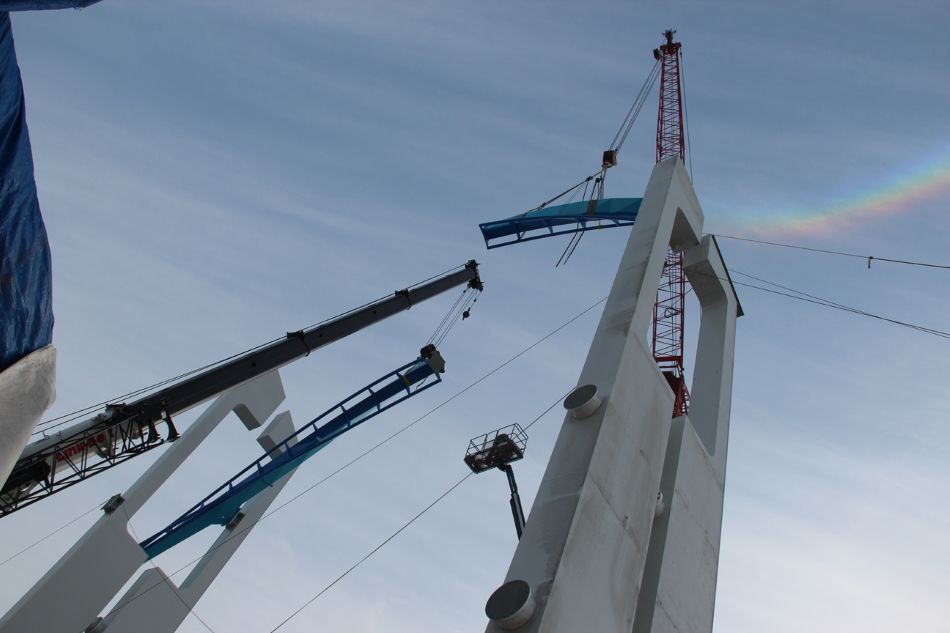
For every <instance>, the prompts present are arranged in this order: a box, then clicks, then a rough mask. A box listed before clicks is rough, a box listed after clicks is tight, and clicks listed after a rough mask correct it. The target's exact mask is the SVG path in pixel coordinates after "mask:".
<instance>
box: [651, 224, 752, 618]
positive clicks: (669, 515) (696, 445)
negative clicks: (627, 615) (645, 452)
mask: <svg viewBox="0 0 950 633" xmlns="http://www.w3.org/2000/svg"><path fill="white" fill-rule="evenodd" d="M684 264H685V268H686V275H687V277H688V278H689V282H690V285H691V286H692V288H693V290H694V291H695V292H696V296H697V298H698V299H699V303H700V306H701V308H702V316H701V322H700V329H699V344H698V348H697V353H696V364H695V368H694V370H693V372H694V377H693V386H692V389H691V393H692V399H691V402H690V411H689V414H688V416H685V417H681V418H678V419H676V420H674V421H673V425H672V428H671V431H670V440H669V444H668V446H667V451H666V459H665V464H664V468H663V478H662V483H661V491H662V493H663V497H664V500H665V506H666V510H665V511H664V512H663V514H662V515H661V516H659V517H658V518H657V520H656V522H655V524H654V527H653V532H652V534H651V536H650V552H649V555H648V557H647V565H646V570H645V572H644V575H643V584H642V589H641V592H640V597H639V603H638V606H637V615H636V622H635V625H634V628H633V631H634V633H710V631H712V625H713V609H714V606H715V599H716V576H717V572H718V568H719V540H720V533H721V528H722V508H723V491H724V487H725V472H726V449H727V445H728V437H729V414H730V409H731V404H732V372H733V357H734V350H735V335H736V319H737V318H738V317H739V316H741V315H742V310H741V307H740V306H739V302H738V299H737V298H736V295H735V292H734V289H733V288H732V284H731V282H730V281H729V277H728V273H727V272H726V267H725V264H724V263H723V261H722V256H721V255H720V253H719V249H718V247H717V246H716V241H715V239H714V238H713V237H712V236H706V237H704V238H703V240H702V243H701V244H700V245H698V246H696V247H694V248H691V249H689V250H688V251H686V255H685V262H684Z"/></svg>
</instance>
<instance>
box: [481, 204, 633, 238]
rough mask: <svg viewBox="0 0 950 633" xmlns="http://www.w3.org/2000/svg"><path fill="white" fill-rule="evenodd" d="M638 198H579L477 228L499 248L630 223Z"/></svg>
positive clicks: (484, 223)
mask: <svg viewBox="0 0 950 633" xmlns="http://www.w3.org/2000/svg"><path fill="white" fill-rule="evenodd" d="M641 202H643V198H604V199H602V200H582V201H581V202H571V203H569V204H559V205H557V206H553V207H544V208H541V209H535V210H533V211H528V212H526V213H522V214H520V215H515V216H512V217H510V218H506V219H504V220H495V221H494V222H483V223H482V224H479V225H478V228H479V229H481V231H482V237H484V238H485V246H487V247H488V248H498V247H499V246H508V245H509V244H517V243H519V242H528V241H530V240H537V239H541V238H542V237H552V236H554V235H565V234H568V233H580V232H582V231H589V230H591V229H606V228H614V227H619V226H631V225H633V223H634V221H635V220H636V219H637V212H638V211H639V210H640V203H641Z"/></svg>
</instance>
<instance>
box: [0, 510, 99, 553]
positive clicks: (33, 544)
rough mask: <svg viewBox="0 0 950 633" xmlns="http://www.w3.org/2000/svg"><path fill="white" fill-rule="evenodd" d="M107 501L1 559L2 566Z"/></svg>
mask: <svg viewBox="0 0 950 633" xmlns="http://www.w3.org/2000/svg"><path fill="white" fill-rule="evenodd" d="M106 501H108V500H104V501H101V502H99V503H97V504H96V505H94V506H93V507H91V508H90V509H88V510H86V511H85V512H83V513H82V514H80V515H79V516H77V517H76V518H74V519H72V520H70V521H68V522H66V523H64V524H63V525H61V526H59V527H58V528H56V529H55V530H53V531H52V532H50V533H49V534H47V535H46V536H44V537H42V538H40V539H38V540H36V541H33V542H32V543H31V544H29V545H27V546H26V547H24V548H23V549H21V550H20V551H18V552H17V553H16V554H13V555H12V556H9V557H7V558H5V559H4V560H2V561H0V567H3V566H4V565H6V564H7V563H9V562H10V561H11V560H13V559H14V558H17V557H18V556H20V555H21V554H25V553H26V552H28V551H30V550H31V549H33V548H34V547H36V546H37V545H39V544H40V543H42V542H43V541H45V540H46V539H48V538H50V537H51V536H54V535H55V534H58V533H59V532H62V531H63V530H65V529H66V528H68V527H69V526H70V525H72V524H73V523H75V522H77V521H79V520H80V519H82V518H83V517H85V516H87V515H89V514H92V513H93V512H95V511H96V510H99V509H101V508H102V506H103V505H104V504H105V503H106Z"/></svg>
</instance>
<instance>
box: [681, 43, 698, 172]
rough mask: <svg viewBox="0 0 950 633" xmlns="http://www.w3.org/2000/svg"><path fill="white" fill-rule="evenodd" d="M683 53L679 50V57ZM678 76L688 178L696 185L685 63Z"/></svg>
mask: <svg viewBox="0 0 950 633" xmlns="http://www.w3.org/2000/svg"><path fill="white" fill-rule="evenodd" d="M682 56H683V53H682V51H681V52H680V58H682ZM680 77H682V78H683V97H682V99H681V100H680V101H681V102H682V104H683V127H684V128H685V130H686V159H687V160H688V161H689V179H690V180H691V181H693V182H692V184H693V188H695V187H696V181H695V180H694V178H693V142H692V141H691V140H690V138H689V106H688V104H689V99H687V98H686V64H680Z"/></svg>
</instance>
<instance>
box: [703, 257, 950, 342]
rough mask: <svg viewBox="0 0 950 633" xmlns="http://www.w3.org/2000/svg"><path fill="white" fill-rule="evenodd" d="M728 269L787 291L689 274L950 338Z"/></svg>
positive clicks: (725, 278) (949, 334) (722, 278)
mask: <svg viewBox="0 0 950 633" xmlns="http://www.w3.org/2000/svg"><path fill="white" fill-rule="evenodd" d="M729 271H730V272H732V273H735V274H737V275H742V276H743V277H749V278H750V279H754V280H756V281H759V282H761V283H764V284H768V285H770V286H775V287H776V288H781V289H782V290H787V291H788V292H782V290H774V289H772V288H765V287H762V286H757V285H755V284H750V283H745V282H742V281H735V280H734V279H730V278H729V277H719V276H718V275H713V274H710V273H704V272H699V271H694V272H691V273H690V274H695V275H704V276H706V277H714V278H716V279H719V280H722V281H725V282H728V283H731V284H733V285H735V286H743V287H745V288H752V289H754V290H761V291H762V292H768V293H771V294H775V295H780V296H783V297H788V298H789V299H797V300H798V301H804V302H806V303H814V304H815V305H820V306H825V307H826V308H833V309H835V310H841V311H843V312H849V313H851V314H856V315H859V316H864V317H868V318H872V319H877V320H879V321H884V322H886V323H890V324H892V325H898V326H900V327H906V328H910V329H912V330H917V331H918V332H922V333H924V334H930V335H931V336H939V337H940V338H946V339H950V332H944V331H943V330H937V329H935V328H929V327H926V326H923V325H918V324H916V323H909V322H907V321H900V320H898V319H892V318H890V317H886V316H882V315H880V314H875V313H873V312H868V311H867V310H862V309H860V308H855V307H853V306H849V305H845V304H843V303H838V302H836V301H832V300H830V299H824V298H822V297H818V296H816V295H813V294H809V293H807V292H802V291H801V290H796V289H794V288H790V287H788V286H783V285H781V284H777V283H775V282H773V281H768V280H767V279H762V278H761V277H755V276H754V275H750V274H748V273H744V272H741V271H739V270H736V269H735V268H730V269H729Z"/></svg>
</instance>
